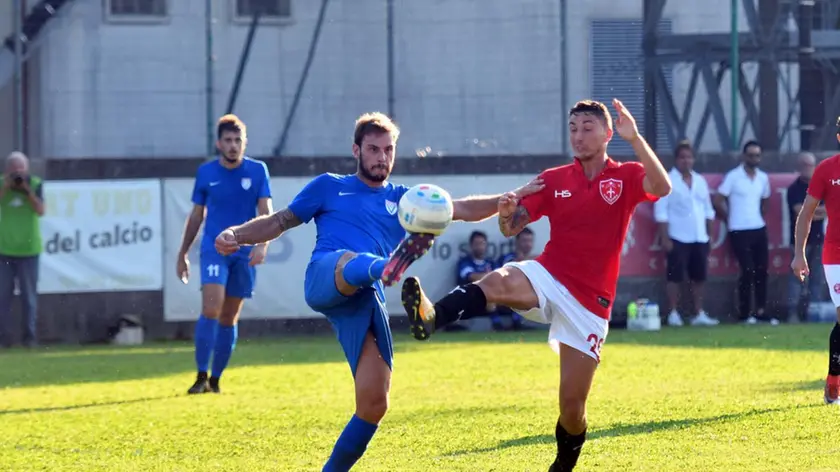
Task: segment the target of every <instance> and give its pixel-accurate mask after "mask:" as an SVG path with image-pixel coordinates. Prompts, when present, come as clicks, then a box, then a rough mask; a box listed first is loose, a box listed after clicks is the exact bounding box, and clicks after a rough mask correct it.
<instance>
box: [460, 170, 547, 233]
mask: <svg viewBox="0 0 840 472" xmlns="http://www.w3.org/2000/svg"><path fill="white" fill-rule="evenodd" d="M543 188H545V184H544V183H543V181H542V179H540V178H539V177H537V178H535V179H533V180H531V181H530V182H528V183H527V184H525V185H523V186H522V187H519V188H518V189H516V190H514V191H513V194H514V195H515V196H516V198H523V197H526V196H528V195H531V194H533V193H537V192H539V191H540V190H542V189H543ZM501 198H502V195H492V196H472V197H466V198H459V199H457V200H453V201H452V207H453V211H452V219H453V220H455V221H468V222H476V221H483V220H486V219H487V218H490V217H492V216H493V215H495V214H496V213H497V212H498V211H499V200H500V199H501Z"/></svg>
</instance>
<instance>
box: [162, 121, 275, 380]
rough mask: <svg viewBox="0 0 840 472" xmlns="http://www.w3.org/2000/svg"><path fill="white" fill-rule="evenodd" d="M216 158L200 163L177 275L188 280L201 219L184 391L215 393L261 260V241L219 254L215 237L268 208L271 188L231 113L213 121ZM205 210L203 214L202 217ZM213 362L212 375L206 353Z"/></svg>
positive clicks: (244, 132) (263, 249) (263, 251)
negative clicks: (191, 375)
mask: <svg viewBox="0 0 840 472" xmlns="http://www.w3.org/2000/svg"><path fill="white" fill-rule="evenodd" d="M216 128H217V129H216V134H217V141H216V147H217V148H218V149H219V158H218V159H216V160H214V161H210V162H207V163H205V164H202V165H201V167H199V168H198V172H197V173H196V177H195V184H194V187H193V194H192V202H193V209H192V211H191V212H190V215H189V216H188V217H187V223H186V226H185V227H184V236H183V240H182V242H181V249H180V251H178V260H177V269H176V270H177V273H178V277H179V278H180V279H181V280H182V281H183V282H184V283H187V280H188V278H189V275H190V262H189V258H188V257H187V254H188V253H189V250H190V246H192V243H193V241H194V240H195V237H196V235H197V234H198V230H199V228H200V227H201V224H202V223H204V236H203V237H202V239H201V254H200V259H201V260H200V266H201V316H199V317H198V322H196V324H195V336H194V338H195V363H196V367H197V370H198V375H197V377H196V380H195V383H194V384H193V386H192V387H190V388H189V390H188V391H187V393H189V394H198V393H207V392H213V393H219V392H220V389H219V379H220V378H221V376H222V372H224V370H225V368H226V367H227V365H228V362H229V361H230V357H231V355H232V354H233V350H234V348H235V347H236V339H237V337H238V327H237V326H238V321H239V312H240V311H241V310H242V304H243V302H244V301H245V299H247V298H251V294H252V293H253V291H254V282H255V279H256V268H255V267H254V266H256V265H257V264H261V263H262V262H263V261H264V260H265V255H266V251H267V246H266V245H265V244H262V245H258V246H254V247H253V248H250V247H243V248H242V249H241V250H239V251H236V252H232V253H230V254H226V255H224V256H221V255H219V254H218V253H217V252H216V250H215V248H214V244H213V241H214V240H215V236H216V235H217V234H219V232H220V231H222V230H224V229H225V228H227V227H229V226H231V225H234V224H239V223H244V222H246V221H248V220H250V219H251V218H254V217H255V216H257V215H268V214H270V213H271V211H272V208H271V189H270V184H271V182H270V181H269V177H268V168H267V167H266V165H265V163H264V162H262V161H258V160H256V159H251V158H249V157H246V156H245V147H246V145H247V144H248V132H247V129H246V128H245V123H243V122H242V121H241V120H240V119H239V118H237V117H236V116H235V115H225V116H223V117H221V118H220V119H219V123H218V125H217V127H216ZM205 215H206V219H205ZM211 355H212V357H213V365H212V369H211V370H210V376H209V377H208V375H207V370H208V368H209V367H210V357H211Z"/></svg>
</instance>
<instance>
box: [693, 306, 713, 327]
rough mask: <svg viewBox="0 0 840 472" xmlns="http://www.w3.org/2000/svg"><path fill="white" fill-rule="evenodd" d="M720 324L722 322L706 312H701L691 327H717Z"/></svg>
mask: <svg viewBox="0 0 840 472" xmlns="http://www.w3.org/2000/svg"><path fill="white" fill-rule="evenodd" d="M719 324H720V320H718V319H715V318H712V317H711V316H709V314H708V313H706V312H705V310H700V313H697V316H695V317H694V319H693V320H691V326H717V325H719Z"/></svg>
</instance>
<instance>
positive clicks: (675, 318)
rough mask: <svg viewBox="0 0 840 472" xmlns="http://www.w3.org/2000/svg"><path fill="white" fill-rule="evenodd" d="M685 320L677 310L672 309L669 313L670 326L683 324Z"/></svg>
mask: <svg viewBox="0 0 840 472" xmlns="http://www.w3.org/2000/svg"><path fill="white" fill-rule="evenodd" d="M683 324H684V323H683V320H682V316H680V314H679V312H677V310H671V313H669V314H668V326H682V325H683Z"/></svg>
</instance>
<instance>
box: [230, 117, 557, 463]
mask: <svg viewBox="0 0 840 472" xmlns="http://www.w3.org/2000/svg"><path fill="white" fill-rule="evenodd" d="M398 137H399V129H398V128H397V126H396V125H395V124H394V123H393V122H392V121H391V119H390V118H388V117H387V116H385V115H384V114H381V113H368V114H365V115H362V116H361V117H359V119H358V120H356V128H355V132H354V135H353V156H354V157H355V158H356V160H357V161H358V167H357V171H356V173H355V174H352V175H336V174H322V175H319V176H318V177H316V178H314V179H313V180H312V181H311V182H309V183H308V184H307V185H306V186H305V187H304V188H303V189H302V190H301V191H300V193H298V195H297V196H296V197H295V198H294V200H293V201H292V203H291V204H289V206H288V208H284V209H282V210H280V211H278V212H276V213H274V214H273V215H270V216H263V217H259V218H256V219H254V220H252V221H249V222H248V223H245V224H244V225H239V226H234V227H232V228H228V229H226V230H225V231H223V232H222V233H221V234H219V236H218V237H217V238H216V249H217V250H218V251H219V253H221V254H231V253H234V252H236V251H239V250H240V248H241V247H242V246H244V245H249V244H261V243H264V242H267V241H271V240H273V239H274V238H277V237H279V236H280V235H281V234H283V232H285V231H287V230H289V229H291V228H294V227H296V226H299V225H301V224H303V223H308V222H309V221H310V220H312V219H313V218H314V220H315V225H316V228H317V240H316V242H315V249H314V250H313V252H312V258H311V259H310V262H309V265H308V267H307V268H306V276H305V281H304V290H305V297H306V303H307V304H308V305H309V306H310V307H311V308H312V309H313V310H315V311H318V312H320V313H322V314H324V315H326V317H327V318H328V319H329V321H330V323H331V324H332V326H333V328H334V330H335V332H336V334H337V337H338V341H339V343H340V344H341V347H342V349H343V350H344V354H345V356H346V357H347V361H348V363H349V364H350V371H351V373H352V375H353V377H354V380H355V386H356V411H355V414H354V415H353V417H352V418H351V419H350V422H349V423H348V424H347V426H346V427H345V428H344V431H343V432H342V433H341V435H340V436H339V438H338V441H337V442H336V444H335V447H334V448H333V451H332V455H331V456H330V457H329V459H328V460H327V463H326V465H325V466H324V468H323V471H324V472H338V471H347V470H350V468H351V467H352V466H353V465H354V464H355V463H356V461H358V460H359V458H360V457H361V456H362V454H364V452H365V450H366V449H367V445H368V443H369V442H370V440H371V438H372V437H373V435H374V433H375V432H376V429H377V427H378V425H379V422H380V421H381V420H382V418H383V417H384V416H385V412H386V411H387V409H388V392H389V390H390V385H391V369H392V367H393V365H392V359H393V347H392V341H391V329H390V326H389V324H388V313H387V312H386V309H385V294H384V286H390V285H393V284H394V283H396V282H398V281H399V279H400V277H401V276H402V274H403V273H404V272H405V270H406V269H407V268H408V266H409V265H410V264H411V263H413V262H414V261H416V260H417V259H418V258H420V257H421V256H422V255H423V254H425V253H426V252H427V251H428V250H429V249H430V248H431V246H432V244H433V242H434V237H433V236H432V235H430V234H410V235H408V236H406V232H405V230H404V229H403V228H402V226H400V223H399V220H398V217H397V206H398V204H399V201H400V198H401V197H402V196H403V194H405V192H406V191H407V190H408V187H406V186H402V185H394V184H392V183H390V182H388V181H387V179H388V177H389V176H390V175H391V170H392V168H393V166H394V156H395V154H396V146H397V138H398ZM541 189H542V184H541V181H539V180H534V181H532V182H530V183H528V184H527V185H525V186H523V187H521V188H520V189H518V190H517V191H516V192H515V193H517V194H518V195H523V196H524V195H528V194H531V193H534V192H537V191H539V190H541ZM499 197H500V195H495V196H480V197H469V198H465V199H459V200H455V201H454V214H453V217H454V219H455V220H461V221H480V220H483V219H486V218H489V217H491V216H493V215H495V214H496V211H497V202H498V200H499ZM403 238H405V239H403Z"/></svg>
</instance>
